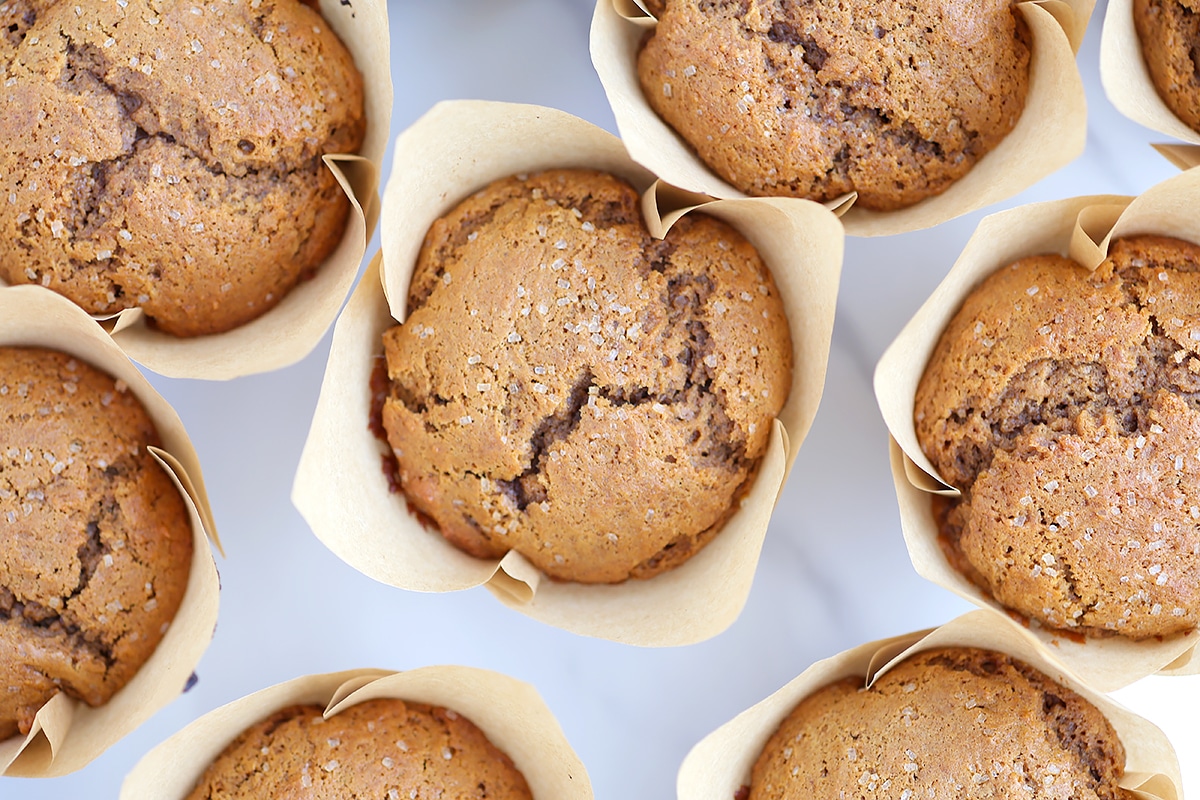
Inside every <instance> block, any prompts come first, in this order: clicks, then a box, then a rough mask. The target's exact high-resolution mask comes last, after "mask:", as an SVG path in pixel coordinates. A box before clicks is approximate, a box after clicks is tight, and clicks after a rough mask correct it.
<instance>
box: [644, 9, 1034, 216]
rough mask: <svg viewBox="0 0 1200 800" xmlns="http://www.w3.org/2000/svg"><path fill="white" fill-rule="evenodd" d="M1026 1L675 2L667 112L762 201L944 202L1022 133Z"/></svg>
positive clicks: (649, 87)
mask: <svg viewBox="0 0 1200 800" xmlns="http://www.w3.org/2000/svg"><path fill="white" fill-rule="evenodd" d="M1014 5H1015V4H1014V2H1013V0H986V2H975V3H962V2H949V1H948V0H936V2H935V1H934V0H918V2H898V1H897V0H887V1H886V2H876V1H874V0H858V2H841V1H840V0H839V1H837V2H835V0H817V1H816V2H807V3H799V2H785V3H779V2H774V1H773V0H743V1H742V2H737V3H735V2H709V1H708V0H659V2H657V3H652V4H651V7H652V8H651V10H652V11H654V12H655V14H656V16H657V17H658V25H657V26H656V27H655V28H654V30H653V32H652V33H651V34H650V35H649V36H648V38H647V39H646V41H645V42H644V44H643V47H642V50H641V52H640V54H639V56H638V65H637V66H638V76H639V78H640V81H641V85H642V91H643V93H644V94H645V96H646V99H647V100H648V101H649V103H650V105H651V107H652V108H653V109H654V110H655V111H656V112H657V113H658V114H659V116H661V117H662V118H663V119H664V120H665V121H666V122H667V124H669V125H670V126H671V127H672V128H674V129H675V131H676V132H677V133H678V134H679V135H680V136H681V137H683V139H684V140H685V141H686V142H687V143H688V144H689V145H691V147H692V148H693V149H694V150H695V151H696V153H697V154H698V155H699V157H700V158H701V159H702V160H703V161H704V162H705V163H706V164H708V166H709V167H710V168H711V169H712V170H713V171H714V172H716V173H717V174H718V175H719V176H720V177H721V178H723V179H724V180H726V181H727V182H729V183H730V184H732V185H733V186H735V187H736V188H738V189H740V190H741V191H743V192H745V193H746V194H750V195H787V196H791V197H804V198H809V199H812V200H818V201H826V200H832V199H834V198H836V197H839V196H841V195H843V194H846V193H847V192H853V191H857V192H858V193H859V195H858V204H859V205H860V206H862V207H864V208H868V209H874V210H879V211H889V210H893V209H898V208H903V207H905V206H909V205H912V204H913V203H916V202H918V201H920V200H922V199H924V198H926V197H929V196H931V195H936V194H939V193H940V192H942V191H944V190H945V189H946V188H947V187H949V186H950V184H951V183H953V182H954V181H956V180H958V179H959V178H961V177H962V176H963V175H965V174H966V172H967V171H968V170H970V168H971V167H972V166H973V165H974V164H975V162H977V161H978V160H979V159H980V158H982V157H983V156H984V155H985V154H986V153H988V152H989V151H990V150H992V149H993V148H994V147H995V146H996V145H997V144H999V142H1000V140H1001V139H1003V138H1004V137H1005V136H1006V135H1007V134H1008V133H1009V131H1011V130H1012V129H1013V127H1014V126H1015V125H1016V123H1017V119H1018V118H1019V117H1020V116H1021V111H1022V110H1023V109H1024V107H1025V95H1026V92H1027V90H1028V84H1029V63H1030V41H1031V39H1030V35H1029V32H1028V30H1027V28H1026V26H1025V23H1024V21H1023V20H1022V19H1021V18H1020V14H1019V13H1016V12H1015V9H1014Z"/></svg>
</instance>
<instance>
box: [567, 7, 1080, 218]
mask: <svg viewBox="0 0 1200 800" xmlns="http://www.w3.org/2000/svg"><path fill="white" fill-rule="evenodd" d="M1094 5H1095V0H1069V1H1068V0H1039V1H1038V2H1021V3H1018V7H1019V8H1020V10H1021V13H1022V14H1023V15H1024V18H1025V21H1026V22H1027V23H1028V25H1029V29H1030V31H1031V33H1032V38H1033V46H1032V59H1031V61H1030V75H1029V77H1030V81H1029V93H1028V95H1027V98H1026V102H1025V110H1024V112H1023V113H1022V114H1021V118H1020V120H1018V122H1017V125H1016V127H1014V128H1013V130H1012V131H1011V132H1010V133H1009V134H1008V136H1006V137H1005V138H1004V140H1003V141H1002V142H1001V143H1000V144H999V145H998V146H997V147H996V148H995V149H994V150H992V151H991V152H990V153H988V154H987V155H985V156H984V157H983V158H981V159H980V160H979V161H978V162H977V163H976V164H975V166H974V167H973V168H972V169H971V171H970V172H968V173H967V174H966V175H964V176H963V177H962V178H960V179H959V180H958V181H956V182H955V183H954V184H952V185H951V186H950V187H949V188H948V189H946V190H945V191H944V192H942V193H941V194H939V195H935V196H933V197H929V198H927V199H925V200H922V201H921V202H919V203H916V204H915V205H912V206H910V207H908V208H905V209H900V210H897V211H886V212H881V211H869V210H867V209H862V208H855V207H854V200H855V198H856V197H857V195H855V194H854V193H850V194H848V195H846V196H844V197H841V198H838V199H835V200H832V201H830V202H829V203H827V205H828V206H829V207H830V208H831V209H833V210H835V212H836V213H837V214H838V215H839V216H840V217H841V218H842V222H843V224H844V225H845V226H846V233H848V234H849V235H851V236H886V235H889V234H894V233H903V232H905V231H914V230H920V229H922V228H930V227H933V226H934V225H938V224H940V223H942V222H945V221H947V220H950V219H954V218H955V217H958V216H961V215H963V214H967V213H970V212H971V211H975V210H976V209H979V208H983V207H984V206H986V205H990V204H992V203H996V202H999V201H1000V200H1004V199H1005V198H1008V197H1012V196H1013V195H1015V194H1017V193H1019V192H1021V191H1022V190H1024V189H1026V188H1028V187H1029V186H1032V185H1033V184H1034V183H1036V182H1038V181H1039V180H1041V179H1042V178H1044V177H1046V176H1047V175H1049V174H1051V173H1052V172H1055V171H1056V170H1058V169H1060V168H1062V167H1064V166H1066V165H1067V164H1068V163H1070V162H1071V161H1073V160H1074V159H1075V158H1076V157H1078V156H1079V154H1080V153H1082V152H1083V147H1084V144H1085V140H1086V137H1087V104H1086V100H1085V97H1084V89H1083V80H1082V78H1081V77H1080V75H1079V69H1078V67H1077V66H1076V64H1075V53H1076V52H1077V51H1078V50H1079V45H1080V43H1081V42H1082V41H1083V33H1084V31H1085V30H1086V29H1087V23H1088V19H1089V18H1090V17H1091V14H1092V8H1093V7H1094ZM656 24H657V21H656V20H655V19H654V17H653V16H651V14H650V13H649V12H648V11H646V10H645V9H644V8H643V7H642V6H641V4H640V3H638V2H636V0H596V11H595V15H594V16H593V17H592V34H591V50H592V63H593V65H594V66H595V68H596V72H597V73H598V74H599V75H600V81H601V83H603V84H604V91H605V92H606V93H607V95H608V101H609V104H610V105H611V106H612V110H613V115H614V116H615V117H616V119H617V127H618V128H619V129H620V131H621V137H622V139H624V141H625V146H626V147H627V148H629V153H630V155H632V156H633V159H634V160H635V161H637V162H638V163H639V164H642V165H643V166H645V167H646V168H647V169H650V170H652V171H654V172H655V173H656V174H657V175H658V177H660V178H661V179H662V180H664V181H667V182H669V183H671V184H674V185H676V186H680V187H682V188H684V189H688V190H690V191H695V192H704V193H706V194H709V195H712V196H713V197H723V198H735V197H745V195H744V194H742V193H741V192H740V191H738V190H737V189H735V188H733V187H732V186H730V185H729V184H728V183H726V182H725V181H724V180H723V179H721V178H720V177H718V176H717V175H716V173H714V172H713V171H712V170H711V169H710V168H709V167H708V166H707V165H706V164H705V163H704V162H703V161H701V160H700V159H699V157H698V156H697V155H696V154H695V153H694V152H693V151H692V149H691V147H690V146H689V145H688V144H687V143H686V142H685V141H684V140H683V139H682V138H681V137H680V136H679V135H678V134H677V133H675V131H674V130H672V128H671V127H670V126H669V125H667V123H666V122H664V121H663V120H662V119H661V118H660V117H659V116H658V115H657V114H655V112H654V110H653V109H652V108H651V107H650V104H649V103H647V102H646V99H645V97H644V96H643V94H642V90H641V86H640V85H639V83H638V76H637V54H638V51H639V50H640V47H641V41H642V37H643V36H644V35H645V34H646V32H647V31H648V30H650V29H651V28H653V27H654V25H656Z"/></svg>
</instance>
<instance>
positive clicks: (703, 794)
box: [677, 611, 1183, 800]
mask: <svg viewBox="0 0 1200 800" xmlns="http://www.w3.org/2000/svg"><path fill="white" fill-rule="evenodd" d="M939 647H978V648H985V649H988V650H995V651H998V652H1001V653H1007V654H1008V655H1011V656H1013V657H1015V658H1018V659H1020V660H1021V661H1024V662H1026V663H1027V664H1029V665H1030V666H1033V667H1036V668H1037V669H1039V670H1041V671H1042V672H1043V673H1044V674H1046V675H1047V676H1048V677H1049V678H1051V679H1052V680H1054V681H1056V682H1057V683H1059V684H1062V685H1064V686H1067V687H1068V688H1070V689H1072V690H1074V691H1075V692H1077V693H1079V694H1080V695H1081V696H1083V697H1084V698H1085V699H1086V700H1087V701H1088V702H1090V703H1091V704H1092V705H1094V706H1096V707H1097V708H1098V709H1100V711H1101V713H1103V714H1104V716H1105V717H1107V718H1108V721H1109V722H1111V723H1112V725H1113V727H1114V728H1115V729H1116V731H1117V735H1118V736H1119V737H1120V739H1121V743H1122V744H1123V745H1124V746H1125V776H1124V778H1123V779H1122V780H1121V786H1122V787H1124V788H1126V789H1129V790H1131V791H1133V792H1134V793H1135V796H1136V797H1141V798H1143V800H1182V798H1183V781H1182V779H1181V778H1180V775H1179V761H1178V759H1177V758H1176V756H1175V751H1174V749H1173V748H1172V747H1171V743H1170V742H1169V741H1168V740H1167V737H1166V736H1165V735H1164V734H1163V732H1162V731H1160V730H1159V729H1158V728H1157V727H1155V726H1154V725H1153V724H1152V723H1150V722H1149V721H1148V720H1145V719H1143V718H1142V717H1139V716H1137V715H1136V714H1134V713H1132V712H1131V711H1129V710H1127V709H1125V708H1122V707H1121V706H1119V705H1117V704H1116V703H1115V702H1113V701H1112V700H1110V699H1108V698H1107V697H1105V696H1104V695H1102V694H1100V693H1099V692H1098V691H1096V690H1095V689H1093V688H1089V687H1088V686H1087V685H1085V684H1084V683H1083V682H1081V680H1080V679H1079V678H1078V677H1077V676H1075V675H1074V674H1072V673H1071V672H1069V671H1068V670H1067V669H1065V668H1064V667H1063V666H1062V665H1061V664H1059V663H1058V662H1057V661H1055V660H1054V659H1053V657H1052V656H1051V655H1050V654H1049V653H1047V652H1046V651H1045V648H1044V647H1043V646H1042V645H1041V643H1040V642H1038V641H1037V640H1036V639H1034V638H1033V637H1031V636H1030V635H1029V634H1028V633H1027V632H1025V631H1023V630H1020V629H1018V628H1015V627H1013V626H1011V625H1005V624H1004V623H1003V621H1002V620H1000V619H999V618H998V617H996V616H995V615H994V614H989V613H987V612H984V611H973V612H971V613H969V614H966V615H964V616H961V617H959V618H958V619H955V620H953V621H951V622H948V623H946V624H945V625H943V626H942V627H940V628H937V629H935V630H933V631H922V632H918V633H910V634H908V635H905V636H897V637H894V638H891V639H881V640H880V641H877V642H871V643H870V644H864V645H861V646H859V647H856V648H854V649H853V650H847V651H845V652H844V653H840V654H838V655H836V656H834V657H833V658H828V659H826V660H824V661H818V662H817V663H816V664H813V665H812V666H811V667H809V668H808V669H806V670H805V671H804V672H802V673H801V674H800V675H799V676H798V677H797V678H796V679H795V680H793V681H792V682H791V683H789V684H787V685H786V686H784V687H783V688H782V689H780V690H779V691H777V692H775V694H773V695H771V696H770V697H768V698H767V699H765V700H763V701H762V702H761V703H759V704H758V705H755V706H753V707H751V708H749V709H747V710H746V711H743V712H742V713H741V714H739V715H738V716H736V717H734V718H733V719H732V720H730V721H729V722H727V723H725V724H724V725H722V726H721V727H720V728H718V729H717V730H715V731H714V732H713V733H711V734H709V735H708V736H707V737H705V738H704V740H703V741H701V742H700V743H699V744H697V745H696V746H695V747H694V748H692V751H691V752H690V753H688V755H687V758H685V759H684V761H683V766H682V767H681V768H680V770H679V778H678V783H677V789H678V797H679V800H730V798H732V797H733V796H734V794H735V792H737V790H738V788H739V787H741V786H743V785H748V784H749V783H750V770H751V768H752V767H753V766H754V762H755V761H756V760H757V759H758V755H759V753H760V752H761V751H762V748H763V746H764V745H765V744H766V743H767V740H768V739H769V738H770V737H771V734H773V733H774V732H775V730H776V728H778V727H779V724H780V723H781V722H782V721H783V720H784V718H785V717H787V715H788V714H789V713H791V711H792V709H793V708H795V707H796V705H797V704H798V703H799V702H800V701H801V700H803V699H804V698H805V697H808V696H809V695H810V694H812V693H813V692H815V691H817V690H818V689H821V688H822V687H824V686H827V685H829V684H831V683H833V682H834V681H838V680H841V679H842V678H847V677H851V676H858V675H861V676H863V683H864V685H865V686H870V685H871V684H872V683H873V682H874V681H875V679H876V678H877V677H879V676H880V675H882V674H884V673H885V672H887V671H888V670H889V669H891V668H892V667H893V666H895V665H896V664H898V663H899V662H901V661H903V660H904V659H906V658H908V657H909V656H912V655H914V654H916V653H920V652H922V651H924V650H932V649H935V648H939Z"/></svg>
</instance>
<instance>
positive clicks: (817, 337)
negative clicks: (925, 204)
mask: <svg viewBox="0 0 1200 800" xmlns="http://www.w3.org/2000/svg"><path fill="white" fill-rule="evenodd" d="M551 167H580V168H594V169H599V170H604V171H608V172H611V173H614V174H616V175H618V176H620V177H622V178H624V179H626V180H628V181H630V182H631V183H632V184H633V185H634V186H635V187H636V188H638V190H639V191H643V190H645V191H646V194H645V195H644V196H643V211H644V212H647V211H648V212H649V213H646V219H647V223H648V226H649V228H650V231H651V233H652V234H653V235H655V236H660V237H661V236H662V235H664V234H665V232H666V230H667V229H668V228H669V227H670V225H671V224H672V223H674V221H675V220H676V219H678V218H679V216H681V215H682V214H683V213H687V212H688V211H690V210H691V209H692V208H694V207H696V206H698V205H702V206H703V210H704V213H709V214H712V215H713V216H715V217H719V218H721V219H723V220H725V221H726V222H728V223H730V224H731V225H733V227H735V228H737V229H739V230H740V231H741V232H742V234H743V235H745V236H746V237H747V239H749V240H750V242H751V243H753V244H754V245H755V246H756V247H757V248H758V250H759V252H760V254H761V255H762V256H763V259H764V261H765V262H766V264H767V266H768V267H769V268H770V269H771V272H772V274H773V276H774V278H775V283H776V285H777V286H778V288H779V292H780V296H781V297H782V300H783V304H784V308H785V311H786V313H787V317H788V322H789V325H790V327H791V335H792V347H793V355H794V363H795V368H794V370H793V382H792V387H791V394H790V396H789V398H788V401H787V404H786V405H785V406H784V407H783V410H782V411H781V412H780V414H779V418H778V420H777V421H776V423H775V425H774V433H773V436H772V439H771V441H770V444H769V446H768V449H767V452H766V455H765V456H764V458H763V460H762V464H761V466H760V468H759V472H758V476H757V478H756V479H755V481H754V485H753V488H752V489H751V490H750V492H749V493H748V495H747V496H746V497H745V498H744V499H743V501H742V505H741V509H740V510H739V511H738V512H737V513H736V514H734V515H733V517H731V518H730V520H729V521H728V522H727V523H726V525H725V526H724V528H723V529H722V531H721V533H720V534H718V535H717V536H716V537H715V538H714V539H713V540H712V542H711V543H709V544H708V545H707V546H706V547H705V548H704V549H703V550H701V551H700V552H699V553H698V554H697V555H695V556H693V557H692V558H691V559H689V560H688V561H687V562H686V563H684V564H683V565H681V566H679V567H677V568H675V569H673V570H670V571H668V572H665V573H663V574H661V575H658V576H657V577H654V578H651V579H649V580H629V581H626V582H625V583H622V584H616V585H583V584H578V583H560V582H554V581H551V580H548V579H543V578H544V576H543V575H542V574H541V573H540V572H539V571H538V570H537V569H536V568H534V567H533V566H531V565H530V564H529V562H528V561H526V560H525V559H524V558H523V557H522V556H521V555H519V554H518V553H516V552H509V553H508V554H507V555H506V556H505V557H504V558H502V559H499V560H496V559H490V560H488V559H477V558H473V557H471V556H469V555H467V554H466V553H464V552H462V551H460V550H458V549H457V548H455V547H454V546H453V545H451V544H450V543H448V542H447V541H446V540H445V539H443V538H442V537H441V536H440V535H439V534H438V533H437V532H436V531H432V530H427V529H425V528H424V527H422V525H421V523H420V522H419V521H418V520H417V518H416V517H415V516H414V515H412V514H411V513H410V512H409V511H408V510H407V507H406V503H405V498H404V496H403V494H399V493H389V491H388V481H387V479H386V477H385V475H384V473H383V472H382V471H381V469H380V458H381V453H382V452H385V449H384V448H383V447H382V446H381V443H380V442H379V441H378V440H377V439H375V438H374V436H372V434H371V433H370V432H369V431H368V430H367V420H368V419H369V414H370V401H371V393H370V387H369V383H370V377H371V372H372V368H373V365H374V364H375V363H376V359H377V358H378V357H380V356H381V354H382V351H383V347H382V341H381V337H382V334H383V332H384V330H386V329H387V328H389V327H391V326H393V325H395V324H397V321H398V320H399V321H403V319H404V309H405V304H406V300H407V296H408V284H409V278H410V276H411V273H412V270H413V267H414V265H415V262H416V257H417V253H418V251H419V249H420V246H421V242H422V240H423V239H424V236H425V232H426V231H427V230H428V228H429V226H430V224H431V223H432V222H433V221H434V220H435V219H437V218H438V217H440V216H441V215H443V214H444V213H446V212H447V211H448V210H449V209H450V208H452V207H453V206H454V205H455V204H457V203H458V202H459V201H461V200H462V199H463V198H465V197H466V196H468V195H470V194H471V193H472V192H474V191H476V190H478V189H481V188H482V187H483V186H485V185H486V184H488V183H489V182H491V181H493V180H495V179H498V178H501V177H507V176H509V175H513V174H516V173H521V172H531V171H537V170H541V169H547V168H551ZM383 205H384V209H383V220H384V221H383V224H382V230H381V233H382V239H383V249H382V252H381V254H380V256H379V257H377V264H376V265H375V266H373V267H372V269H371V270H370V271H369V272H368V274H367V276H366V277H365V278H364V280H363V281H362V282H361V283H360V285H359V287H358V289H356V291H355V293H354V295H353V297H352V298H351V300H350V303H349V305H348V306H347V308H346V310H345V311H344V312H343V314H342V316H341V317H340V319H339V320H338V323H337V326H336V327H335V331H334V339H333V349H332V352H331V353H330V356H329V364H328V367H327V369H326V374H325V381H324V383H323V385H322V388H321V396H320V399H319V400H318V402H317V410H316V413H315V416H314V419H313V424H312V429H311V431H310V433H309V437H308V441H307V443H306V444H305V448H304V452H303V454H302V455H301V459H300V467H299V472H298V474H297V477H296V483H295V486H294V488H293V493H292V497H293V501H294V502H295V504H296V506H297V508H298V509H299V510H300V512H301V514H302V515H303V516H304V518H305V519H306V520H307V521H308V523H309V525H310V526H311V527H312V529H313V531H314V532H315V533H316V535H317V537H318V538H319V539H321V541H322V542H324V543H325V545H326V546H327V547H329V549H331V550H332V551H333V552H334V553H335V554H337V555H338V556H339V557H340V558H342V559H343V560H344V561H346V562H347V563H349V564H350V565H351V566H353V567H354V568H355V569H358V570H359V571H360V572H363V573H365V574H367V575H369V576H371V577H372V578H375V579H376V580H378V581H381V582H383V583H387V584H390V585H392V586H397V587H400V588H405V589H412V590H417V591H426V592H445V591H456V590H460V589H466V588H470V587H473V586H478V585H480V584H486V585H487V587H488V588H489V589H490V590H491V591H492V592H493V594H495V595H496V596H497V597H498V598H499V599H500V600H501V601H502V602H504V603H505V604H506V605H508V606H511V607H513V608H516V609H517V610H519V611H521V612H522V613H524V614H526V615H528V616H531V617H533V618H535V619H539V620H542V621H543V622H546V623H548V624H551V625H554V626H556V627H561V628H565V629H567V630H571V631H574V632H577V633H582V634H585V635H589V636H597V637H602V638H607V639H613V640H617V641H622V642H627V643H633V644H641V645H677V644H687V643H691V642H696V641H700V640H702V639H706V638H708V637H711V636H714V635H716V634H717V633H719V632H720V631H722V630H724V629H725V628H727V627H728V626H729V625H730V624H731V623H732V622H733V620H734V619H735V618H736V617H737V615H738V613H739V612H740V611H741V608H742V606H743V605H744V603H745V599H746V595H747V594H748V593H749V590H750V583H751V581H752V579H753V576H754V570H755V567H756V566H757V562H758V555H759V551H760V549H761V547H762V541H763V537H764V535H765V533H766V528H767V523H768V521H769V519H770V516H771V511H772V509H773V508H774V505H775V501H776V497H777V495H778V493H779V490H780V487H781V486H782V485H783V482H784V480H785V477H786V475H787V471H788V469H789V467H790V465H791V463H792V460H793V458H794V457H795V455H796V452H797V449H798V448H799V446H800V443H801V442H802V441H803V439H804V437H805V435H806V434H807V432H808V429H809V427H810V425H811V424H812V420H813V417H814V415H815V414H816V409H817V404H818V403H819V401H820V396H821V390H822V387H823V385H824V380H825V367H826V364H827V361H828V357H829V343H830V337H831V335H832V328H833V315H834V308H835V305H836V295H837V283H838V275H839V272H840V269H841V258H842V246H843V237H842V230H841V226H840V225H839V223H838V221H837V220H836V219H835V218H834V216H833V215H832V214H831V213H829V212H828V211H827V210H826V209H824V208H822V207H821V206H820V205H817V204H815V203H810V202H808V201H804V200H793V199H770V200H739V201H722V202H715V201H712V200H711V198H707V197H701V196H697V195H690V194H687V193H681V192H678V191H676V190H674V189H672V188H671V187H668V186H665V185H663V184H655V183H654V179H653V176H651V175H650V174H649V173H648V172H646V171H645V170H644V169H642V168H640V167H638V166H637V165H636V164H634V163H633V162H632V161H630V159H629V158H628V156H627V155H626V153H625V151H624V150H623V149H622V147H621V143H620V141H619V140H617V139H616V138H615V137H613V136H612V135H611V134H608V133H606V132H604V131H602V130H600V129H599V128H596V127H594V126H592V125H590V124H588V123H586V122H583V121H582V120H579V119H577V118H575V117H572V116H570V115H568V114H566V113H564V112H561V111H556V110H553V109H548V108H541V107H537V106H522V105H511V104H503V103H486V102H453V103H442V104H439V105H437V106H435V107H434V108H433V110H431V111H430V112H429V113H428V114H427V115H426V116H425V117H423V118H422V119H421V120H419V121H418V122H417V123H416V124H415V125H414V126H413V127H412V128H410V129H409V130H408V131H406V132H405V133H403V134H402V135H401V136H400V138H399V140H398V141H397V145H396V161H395V166H394V170H393V175H392V178H391V181H390V182H389V184H388V187H387V189H386V192H385V195H384V202H383Z"/></svg>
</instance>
